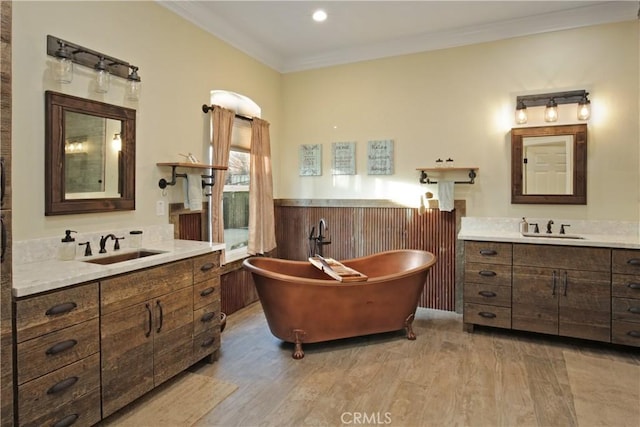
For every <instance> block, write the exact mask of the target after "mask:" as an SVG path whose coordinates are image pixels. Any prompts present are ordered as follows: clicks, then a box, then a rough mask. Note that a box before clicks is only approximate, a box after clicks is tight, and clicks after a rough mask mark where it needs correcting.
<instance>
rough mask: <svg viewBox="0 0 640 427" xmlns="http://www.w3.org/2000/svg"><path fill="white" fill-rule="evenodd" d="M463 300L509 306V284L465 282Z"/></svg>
mask: <svg viewBox="0 0 640 427" xmlns="http://www.w3.org/2000/svg"><path fill="white" fill-rule="evenodd" d="M464 302H465V303H477V304H486V305H497V306H501V307H511V286H495V285H486V284H481V283H465V284H464Z"/></svg>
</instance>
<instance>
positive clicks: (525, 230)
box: [520, 217, 529, 234]
mask: <svg viewBox="0 0 640 427" xmlns="http://www.w3.org/2000/svg"><path fill="white" fill-rule="evenodd" d="M528 232H529V223H528V222H527V220H526V219H525V218H524V217H522V221H520V233H521V234H525V233H528Z"/></svg>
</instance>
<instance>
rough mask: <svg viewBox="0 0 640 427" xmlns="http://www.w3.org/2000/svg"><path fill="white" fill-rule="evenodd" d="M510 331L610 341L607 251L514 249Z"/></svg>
mask: <svg viewBox="0 0 640 427" xmlns="http://www.w3.org/2000/svg"><path fill="white" fill-rule="evenodd" d="M511 315H512V321H511V324H512V328H513V329H518V330H524V331H531V332H540V333H546V334H553V335H561V336H566V337H575V338H584V339H590V340H596V341H605V342H610V341H611V250H610V249H605V248H589V247H572V246H553V245H534V244H514V245H513V284H512V307H511Z"/></svg>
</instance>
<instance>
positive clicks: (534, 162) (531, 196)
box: [511, 124, 587, 205]
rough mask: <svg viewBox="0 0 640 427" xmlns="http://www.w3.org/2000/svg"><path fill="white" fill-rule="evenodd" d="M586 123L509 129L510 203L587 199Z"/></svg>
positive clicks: (553, 202)
mask: <svg viewBox="0 0 640 427" xmlns="http://www.w3.org/2000/svg"><path fill="white" fill-rule="evenodd" d="M586 156H587V125H585V124H580V125H566V126H544V127H532V128H514V129H512V130H511V182H512V185H511V203H540V204H582V205H584V204H586V203H587V181H586V170H587V157H586Z"/></svg>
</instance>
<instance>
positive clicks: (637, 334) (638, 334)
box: [627, 331, 640, 338]
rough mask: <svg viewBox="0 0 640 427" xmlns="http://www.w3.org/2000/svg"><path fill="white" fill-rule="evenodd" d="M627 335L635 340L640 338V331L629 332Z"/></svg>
mask: <svg viewBox="0 0 640 427" xmlns="http://www.w3.org/2000/svg"><path fill="white" fill-rule="evenodd" d="M627 335H629V336H630V337H633V338H640V331H629V332H627Z"/></svg>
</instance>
